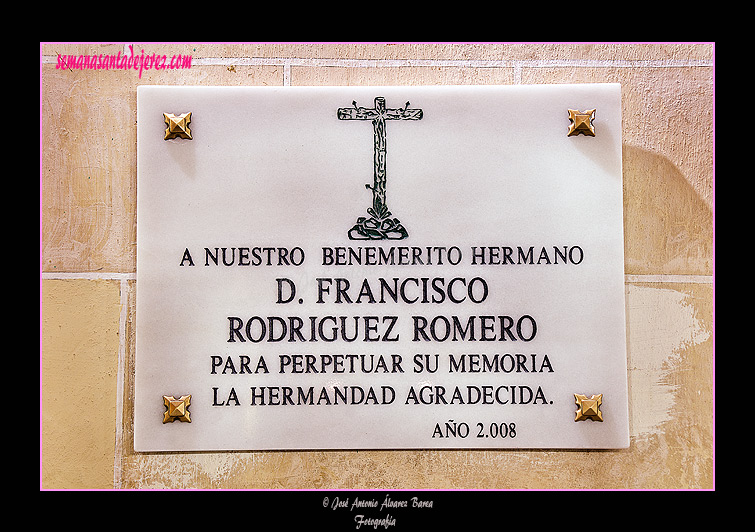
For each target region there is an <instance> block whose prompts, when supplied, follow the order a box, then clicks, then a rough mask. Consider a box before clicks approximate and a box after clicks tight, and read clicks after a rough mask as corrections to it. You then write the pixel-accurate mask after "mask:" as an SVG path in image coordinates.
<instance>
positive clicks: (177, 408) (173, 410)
mask: <svg viewBox="0 0 755 532" xmlns="http://www.w3.org/2000/svg"><path fill="white" fill-rule="evenodd" d="M163 403H164V404H165V408H167V410H166V412H165V416H164V417H163V423H172V422H174V421H175V420H178V421H183V422H184V423H191V415H190V413H189V404H191V395H182V396H181V397H179V398H178V399H176V398H175V397H173V396H172V395H163Z"/></svg>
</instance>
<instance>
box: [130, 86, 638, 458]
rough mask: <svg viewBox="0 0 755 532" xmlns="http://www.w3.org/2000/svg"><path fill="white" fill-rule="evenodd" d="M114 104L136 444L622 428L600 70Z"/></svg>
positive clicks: (312, 441)
mask: <svg viewBox="0 0 755 532" xmlns="http://www.w3.org/2000/svg"><path fill="white" fill-rule="evenodd" d="M570 110H572V111H576V112H577V113H572V114H570ZM164 113H166V114H172V115H175V116H176V117H177V118H175V119H174V122H175V123H174V124H172V123H171V122H170V121H168V122H166V118H165V116H164ZM186 113H191V114H190V115H188V116H185V117H184V118H183V119H182V118H181V115H184V114H186ZM137 118H138V126H137V128H138V135H137V140H138V162H137V168H138V196H137V197H138V199H137V201H138V205H137V207H138V217H137V291H136V322H137V323H136V376H135V378H136V383H135V406H134V447H135V449H136V450H137V451H202V450H206V451H213V450H275V449H417V448H535V449H548V448H622V447H626V446H628V443H629V435H628V399H627V371H626V338H625V318H624V278H623V271H624V270H623V267H624V261H623V249H624V246H623V231H622V229H623V226H622V222H623V216H622V174H621V90H620V86H619V85H615V84H587V85H547V86H499V87H489V86H485V87H469V86H463V87H327V88H325V87H307V88H303V87H302V88H298V87H297V88H293V87H276V88H267V87H265V88H262V87H165V86H163V87H151V86H142V87H139V88H138V117H137ZM166 130H167V135H166ZM570 130H572V132H573V133H579V134H570ZM178 133H181V134H178ZM189 135H190V136H191V138H184V137H188V136H189ZM166 136H168V137H174V138H168V139H166V138H165V137H166ZM165 397H167V398H168V399H165ZM171 398H172V399H171ZM181 398H184V399H183V400H182V399H181Z"/></svg>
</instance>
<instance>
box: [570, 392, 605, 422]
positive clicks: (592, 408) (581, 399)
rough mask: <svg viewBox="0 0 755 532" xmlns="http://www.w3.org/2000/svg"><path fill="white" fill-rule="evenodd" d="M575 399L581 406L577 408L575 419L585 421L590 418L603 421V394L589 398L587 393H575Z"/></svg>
mask: <svg viewBox="0 0 755 532" xmlns="http://www.w3.org/2000/svg"><path fill="white" fill-rule="evenodd" d="M574 401H575V402H576V403H577V406H578V407H579V408H578V409H577V415H576V417H575V418H574V421H584V420H586V419H590V420H592V421H603V414H602V413H601V411H600V405H601V404H602V403H603V394H602V393H599V394H598V395H593V396H592V397H590V398H589V399H588V398H587V396H586V395H582V394H578V393H575V394H574Z"/></svg>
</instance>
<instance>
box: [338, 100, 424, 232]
mask: <svg viewBox="0 0 755 532" xmlns="http://www.w3.org/2000/svg"><path fill="white" fill-rule="evenodd" d="M352 104H353V107H340V108H339V109H338V119H339V120H371V121H372V129H373V132H374V142H375V150H374V151H375V153H374V176H373V182H372V185H365V186H366V187H367V188H368V189H371V190H372V207H370V208H368V209H367V213H368V214H369V215H370V217H369V218H366V217H361V216H360V217H359V218H357V223H356V224H355V225H354V227H352V228H351V230H350V231H349V238H350V239H351V240H402V239H404V238H406V237H407V236H409V234H408V233H407V232H406V229H405V228H404V226H403V225H401V222H399V220H398V219H397V218H391V212H390V211H389V210H388V206H387V204H386V172H385V160H386V159H385V158H386V143H385V121H386V120H421V119H422V109H409V102H406V105H405V106H404V108H398V109H389V108H386V106H385V98H383V97H382V96H378V97H377V98H375V107H374V108H372V109H370V108H366V107H358V106H357V103H356V102H355V101H354V102H352Z"/></svg>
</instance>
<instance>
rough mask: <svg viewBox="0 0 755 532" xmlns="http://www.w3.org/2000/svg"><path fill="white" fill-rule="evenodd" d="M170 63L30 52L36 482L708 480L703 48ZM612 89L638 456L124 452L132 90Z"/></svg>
mask: <svg viewBox="0 0 755 532" xmlns="http://www.w3.org/2000/svg"><path fill="white" fill-rule="evenodd" d="M133 49H134V52H135V53H136V54H140V53H141V50H142V49H143V50H144V51H145V53H147V54H151V53H153V52H154V53H158V54H166V55H167V56H168V58H170V57H171V56H172V55H175V54H181V55H190V56H191V57H192V63H191V68H188V69H181V70H162V71H156V70H149V71H143V72H142V74H141V76H140V75H139V72H138V71H121V70H78V69H76V68H62V69H60V68H56V66H57V65H58V60H57V57H58V54H61V55H67V54H89V55H94V54H97V55H99V54H105V53H108V54H109V53H113V54H115V53H118V51H120V52H121V53H124V52H125V53H127V54H130V48H129V47H128V45H127V44H104V43H103V44H65V43H64V44H59V43H49V44H43V45H42V46H41V140H42V147H41V151H42V153H41V160H42V166H41V367H40V372H41V396H42V399H41V431H42V434H41V473H40V486H41V488H42V489H81V488H100V489H109V488H262V489H266V488H291V489H296V488H303V489H307V488H323V489H352V488H353V489H359V488H381V489H398V488H432V489H472V488H474V489H507V488H514V489H516V488H539V489H550V488H564V489H579V488H599V489H600V488H617V489H622V488H625V489H634V488H643V489H712V488H713V487H714V456H713V444H714V432H713V401H714V396H713V364H714V351H713V342H714V323H713V295H714V291H713V288H714V287H713V259H714V255H713V211H714V206H715V203H714V188H713V127H714V121H713V119H714V116H713V96H714V95H713V93H714V46H713V44H709V43H708V44H706V43H703V44H692V43H684V44H673V43H671V44H432V43H431V44H427V43H423V44H419V43H404V44H342V43H321V44H315V45H308V44H187V43H181V44H160V43H147V44H140V43H134V44H133ZM587 82H619V83H621V84H622V114H623V154H624V155H623V171H624V232H625V255H626V259H625V286H626V301H627V302H626V308H627V335H628V354H627V365H628V371H629V374H628V379H629V387H630V405H629V408H630V434H631V445H630V447H629V449H627V450H621V451H599V452H595V451H505V450H504V451H495V450H454V451H437V450H422V451H414V450H413V451H359V452H356V451H354V452H341V451H332V452H319V451H318V452H245V453H189V454H180V453H166V454H152V453H147V454H142V453H135V452H134V450H133V438H132V426H133V414H132V409H131V403H132V398H133V393H134V391H133V372H134V333H135V331H134V323H135V320H134V295H135V289H136V287H135V283H136V281H135V278H136V185H137V184H136V87H137V86H138V85H140V84H150V85H291V86H296V85H442V84H501V85H510V84H540V83H587Z"/></svg>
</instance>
